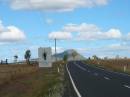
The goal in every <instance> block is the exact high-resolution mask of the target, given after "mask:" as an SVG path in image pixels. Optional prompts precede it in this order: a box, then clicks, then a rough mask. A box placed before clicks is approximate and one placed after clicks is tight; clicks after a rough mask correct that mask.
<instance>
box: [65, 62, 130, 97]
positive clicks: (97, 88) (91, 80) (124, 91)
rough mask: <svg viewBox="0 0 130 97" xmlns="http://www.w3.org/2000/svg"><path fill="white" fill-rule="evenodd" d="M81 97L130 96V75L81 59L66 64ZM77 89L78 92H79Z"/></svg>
mask: <svg viewBox="0 0 130 97" xmlns="http://www.w3.org/2000/svg"><path fill="white" fill-rule="evenodd" d="M66 68H67V69H68V71H69V73H70V76H71V77H72V80H73V83H74V85H75V87H76V89H77V91H78V93H79V94H80V96H81V97H130V76H129V75H125V74H120V73H115V72H111V71H107V70H103V69H100V68H97V67H93V66H90V65H87V64H84V63H82V62H80V61H77V62H69V63H68V64H67V66H66ZM77 91H76V92H77Z"/></svg>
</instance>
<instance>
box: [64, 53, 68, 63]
mask: <svg viewBox="0 0 130 97" xmlns="http://www.w3.org/2000/svg"><path fill="white" fill-rule="evenodd" d="M63 60H64V61H65V62H66V61H67V60H68V55H67V54H65V55H64V57H63Z"/></svg>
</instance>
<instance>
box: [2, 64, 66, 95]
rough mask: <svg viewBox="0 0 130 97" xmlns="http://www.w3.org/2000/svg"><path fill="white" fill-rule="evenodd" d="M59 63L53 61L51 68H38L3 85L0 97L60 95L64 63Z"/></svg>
mask: <svg viewBox="0 0 130 97" xmlns="http://www.w3.org/2000/svg"><path fill="white" fill-rule="evenodd" d="M59 64H61V62H58V63H54V64H53V67H52V68H40V69H39V70H38V71H37V72H34V73H31V74H27V75H24V76H22V77H19V78H17V79H15V80H13V81H11V82H9V83H8V84H6V85H3V87H0V97H60V96H61V95H62V93H63V82H64V76H63V75H64V71H63V70H64V69H63V67H64V65H59ZM57 67H59V68H60V73H58V72H57Z"/></svg>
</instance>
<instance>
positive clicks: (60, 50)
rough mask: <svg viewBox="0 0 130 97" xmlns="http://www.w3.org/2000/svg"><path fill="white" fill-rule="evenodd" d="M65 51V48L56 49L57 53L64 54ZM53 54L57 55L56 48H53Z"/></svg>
mask: <svg viewBox="0 0 130 97" xmlns="http://www.w3.org/2000/svg"><path fill="white" fill-rule="evenodd" d="M64 50H65V49H64V48H63V47H56V51H57V53H61V52H64ZM52 54H55V47H52Z"/></svg>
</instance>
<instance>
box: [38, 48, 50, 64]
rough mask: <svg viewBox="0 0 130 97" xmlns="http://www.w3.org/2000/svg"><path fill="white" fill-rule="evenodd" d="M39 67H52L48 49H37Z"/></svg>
mask: <svg viewBox="0 0 130 97" xmlns="http://www.w3.org/2000/svg"><path fill="white" fill-rule="evenodd" d="M38 57H39V67H51V66H52V51H51V48H50V47H46V48H43V47H40V48H38Z"/></svg>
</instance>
